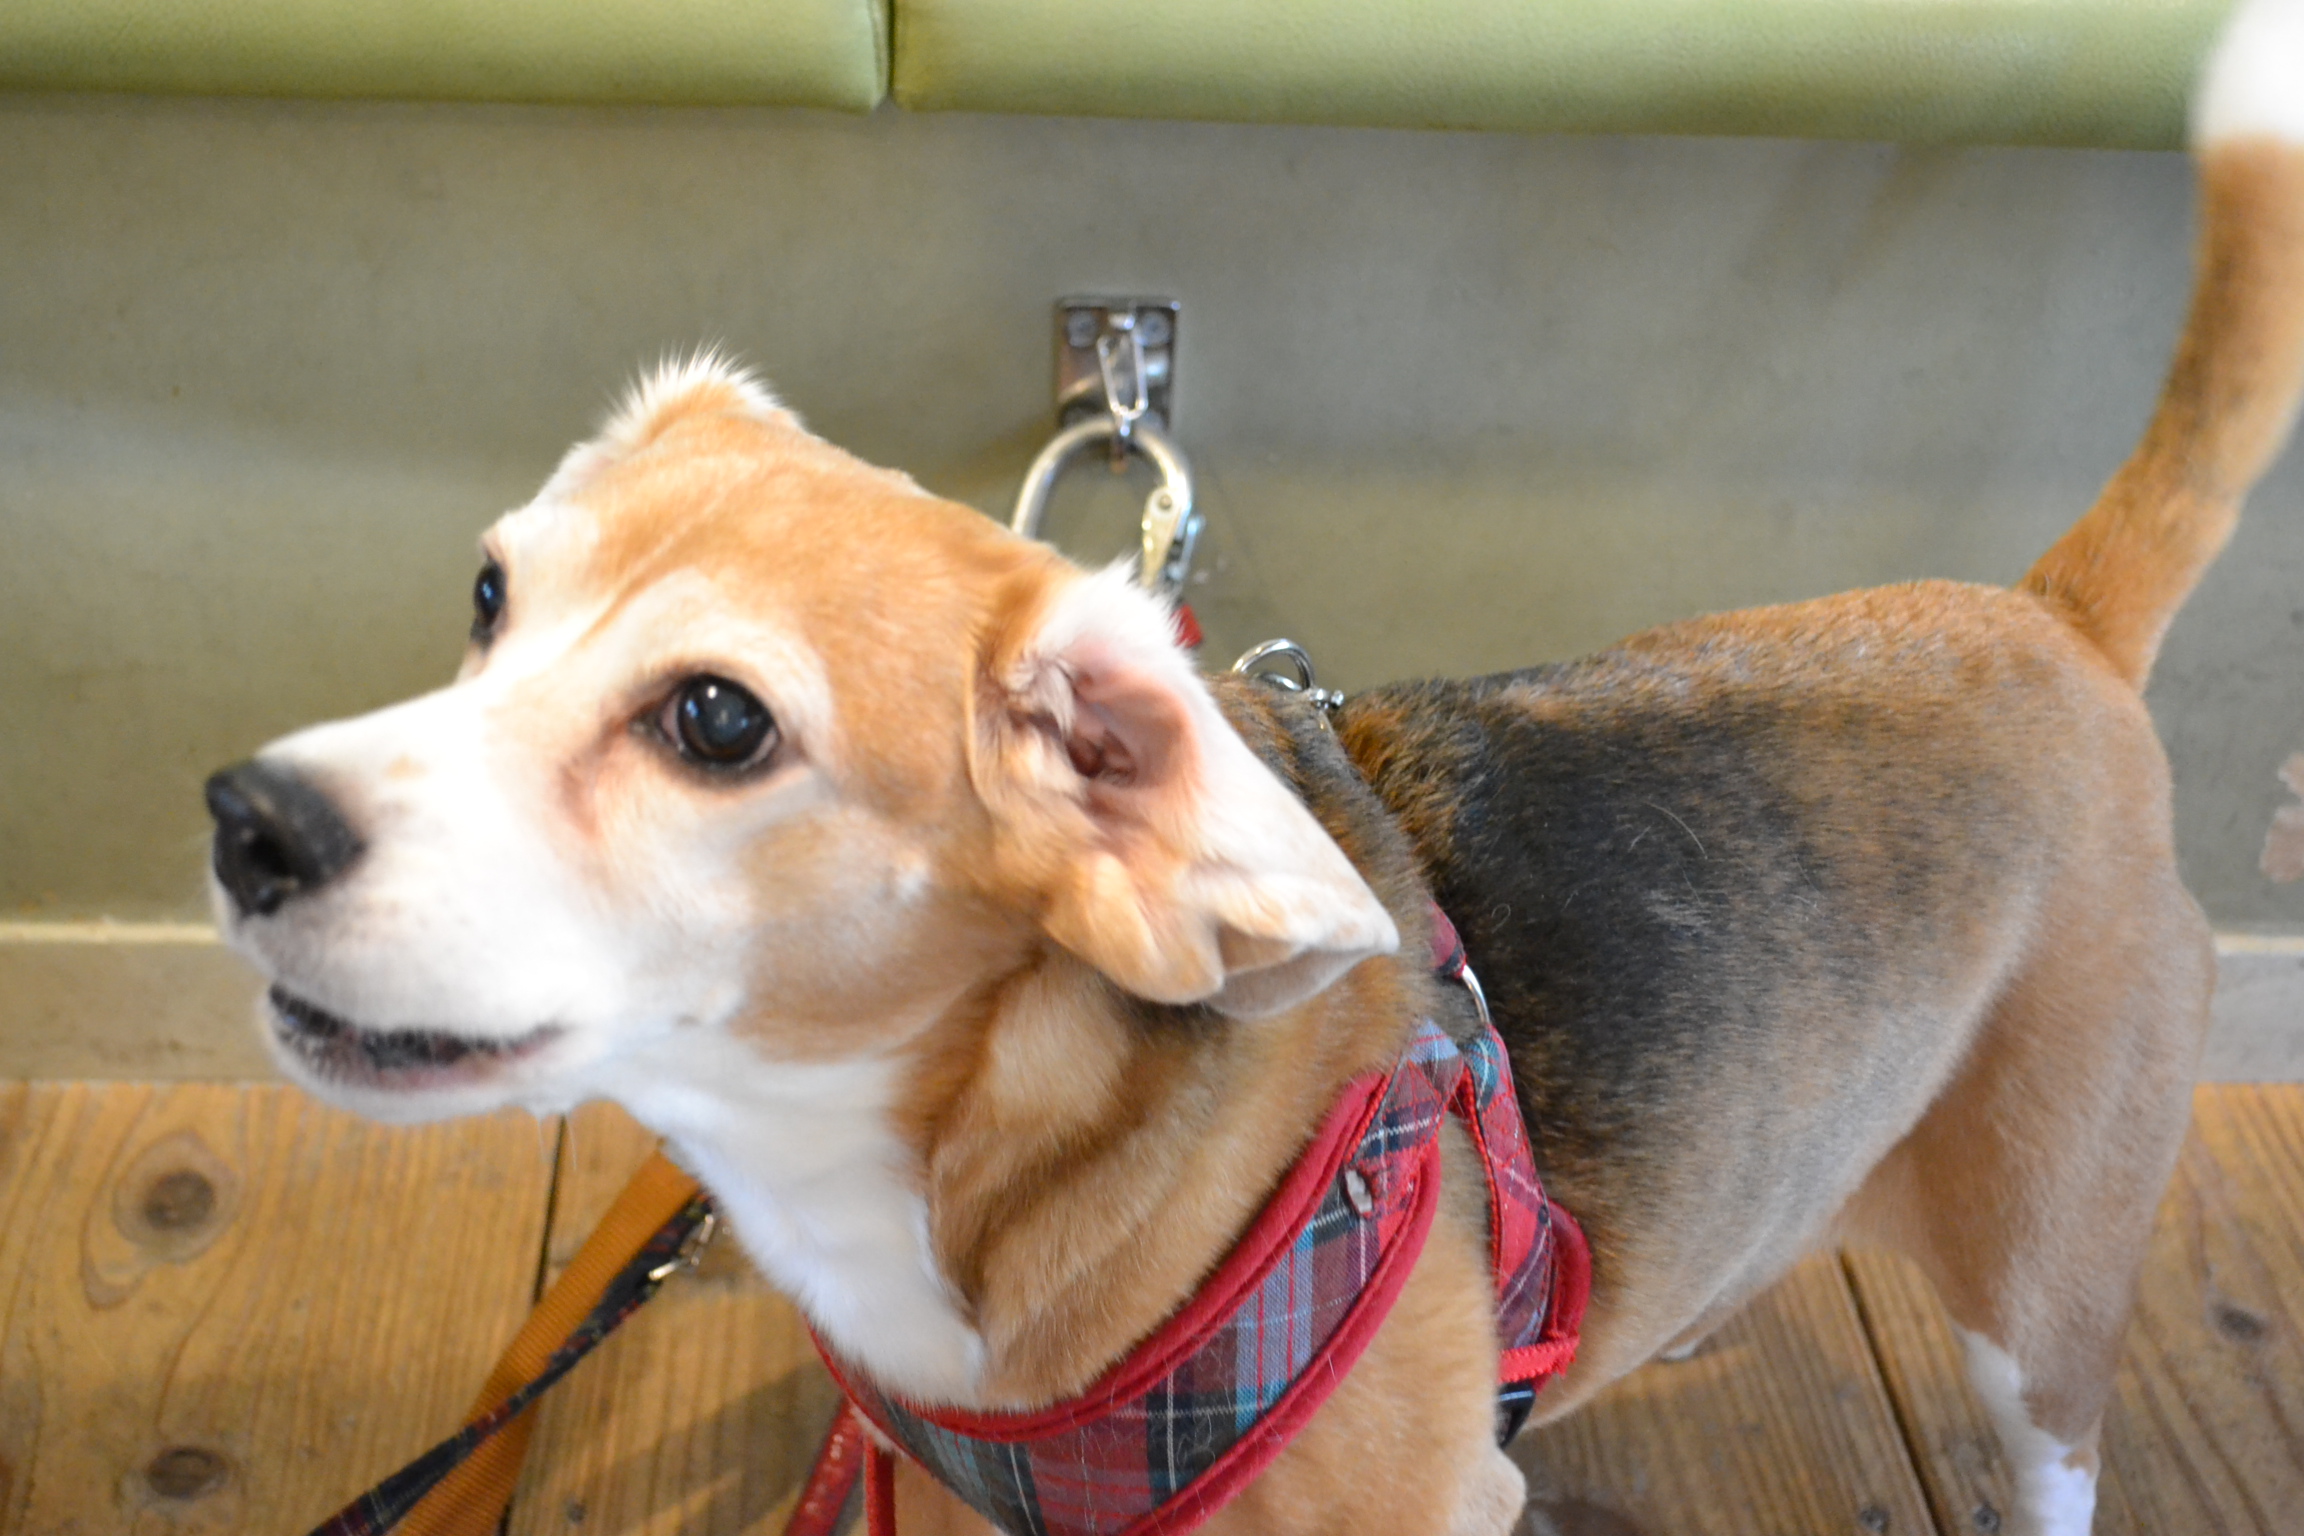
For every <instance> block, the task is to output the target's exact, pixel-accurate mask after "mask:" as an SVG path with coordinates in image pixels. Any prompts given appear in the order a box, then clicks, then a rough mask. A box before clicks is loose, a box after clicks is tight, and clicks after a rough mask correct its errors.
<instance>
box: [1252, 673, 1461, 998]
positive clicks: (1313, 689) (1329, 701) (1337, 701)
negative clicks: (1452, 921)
mask: <svg viewBox="0 0 2304 1536" xmlns="http://www.w3.org/2000/svg"><path fill="white" fill-rule="evenodd" d="M1273 663H1282V664H1285V665H1286V666H1288V667H1289V668H1291V669H1293V670H1294V672H1295V674H1296V675H1295V676H1294V677H1290V676H1288V675H1287V673H1284V672H1277V671H1274V670H1273V666H1272V664H1273ZM1232 670H1233V671H1235V672H1237V673H1239V674H1240V675H1241V676H1242V677H1253V678H1257V679H1260V680H1261V681H1263V682H1267V683H1270V684H1271V685H1272V686H1273V687H1275V688H1283V689H1286V690H1287V691H1288V692H1290V693H1300V694H1302V695H1304V700H1305V702H1306V703H1308V704H1310V705H1311V706H1312V710H1313V714H1312V718H1313V719H1315V720H1317V721H1319V722H1320V729H1322V730H1324V731H1330V730H1334V729H1335V727H1334V726H1333V725H1332V724H1331V723H1330V722H1331V721H1332V720H1333V719H1334V718H1335V715H1336V711H1338V710H1340V709H1342V708H1343V707H1344V695H1343V694H1341V693H1339V692H1338V691H1337V690H1335V689H1333V688H1323V687H1321V686H1320V684H1319V680H1318V678H1317V677H1316V676H1315V675H1314V674H1313V671H1312V653H1311V652H1309V651H1307V650H1305V649H1304V647H1302V646H1300V645H1298V644H1297V643H1296V642H1295V641H1293V640H1286V639H1282V640H1267V641H1265V642H1264V643H1263V644H1262V645H1252V646H1250V647H1249V648H1248V649H1247V650H1245V651H1242V652H1241V653H1240V659H1239V660H1238V661H1235V662H1234V663H1232ZM1435 910H1437V909H1435ZM1449 932H1450V933H1451V934H1453V933H1454V932H1455V929H1454V928H1453V927H1451V928H1450V929H1449ZM1440 969H1441V970H1442V971H1443V972H1444V973H1446V974H1448V975H1450V976H1453V977H1454V978H1455V979H1456V980H1458V981H1460V982H1462V983H1464V990H1465V991H1466V992H1469V993H1470V994H1472V1006H1473V1008H1474V1009H1476V1010H1477V1011H1478V1012H1479V1015H1480V1023H1481V1026H1482V1027H1483V1028H1485V1027H1487V1026H1488V1025H1489V1024H1490V1023H1491V1022H1492V1021H1491V1020H1490V1019H1489V1017H1488V994H1487V993H1486V992H1484V991H1483V990H1481V987H1480V978H1479V977H1478V976H1476V975H1474V974H1473V971H1472V967H1471V965H1470V963H1469V962H1467V961H1466V960H1465V958H1464V952H1463V946H1462V945H1461V944H1459V945H1458V946H1457V949H1456V953H1455V955H1454V956H1452V957H1447V958H1446V959H1445V961H1444V963H1443V964H1442V965H1441V967H1440Z"/></svg>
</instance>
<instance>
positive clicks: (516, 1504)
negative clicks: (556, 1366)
mask: <svg viewBox="0 0 2304 1536" xmlns="http://www.w3.org/2000/svg"><path fill="white" fill-rule="evenodd" d="M654 1146H655V1138H654V1137H652V1136H650V1135H649V1134H648V1133H647V1132H646V1131H644V1130H642V1129H641V1128H640V1127H639V1126H638V1125H636V1124H634V1123H633V1122H632V1121H631V1120H630V1119H629V1118H628V1117H627V1116H625V1115H624V1114H623V1112H622V1111H620V1110H617V1109H614V1108H612V1107H610V1106H607V1105H587V1106H585V1107H584V1108H583V1109H580V1110H578V1111H577V1112H576V1113H575V1114H574V1115H572V1116H570V1117H569V1121H568V1126H567V1139H566V1148H565V1151H564V1153H563V1156H562V1162H561V1179H560V1189H559V1195H558V1198H557V1199H556V1201H555V1202H554V1211H553V1220H552V1235H551V1243H550V1252H551V1254H552V1258H553V1262H554V1264H555V1265H559V1264H565V1263H566V1262H567V1261H568V1260H569V1259H570V1258H572V1257H574V1256H575V1253H576V1251H577V1249H579V1248H580V1247H582V1246H583V1242H584V1239H585V1237H586V1236H587V1235H588V1234H589V1233H590V1232H591V1230H592V1227H593V1224H594V1223H595V1222H597V1221H598V1220H599V1218H600V1216H601V1213H602V1212H604V1211H605V1210H606V1209H607V1208H608V1205H609V1202H610V1201H612V1200H613V1199H614V1198H615V1196H616V1192H617V1191H618V1190H619V1189H621V1188H622V1187H623V1185H624V1181H625V1180H626V1179H627V1178H629V1177H630V1176H631V1173H632V1170H633V1169H634V1168H636V1167H638V1166H639V1165H640V1163H641V1162H642V1161H643V1160H644V1159H645V1158H646V1157H647V1155H648V1153H649V1151H650V1150H651V1149H652V1148H653V1147H654ZM837 1402H838V1397H837V1393H836V1390H835V1389H834V1387H833V1386H832V1382H831V1378H830V1377H829V1376H827V1375H826V1374H825V1372H824V1368H823V1366H822V1365H820V1364H819V1363H818V1362H817V1359H816V1352H815V1349H814V1347H813V1346H811V1345H810V1343H809V1341H808V1333H807V1329H806V1328H805V1326H804V1325H803V1324H802V1323H801V1321H800V1319H799V1316H798V1314H797V1313H795V1312H794V1311H793V1309H792V1308H791V1306H790V1305H789V1304H788V1303H786V1302H785V1301H784V1300H783V1299H782V1298H781V1297H779V1296H778V1295H776V1293H775V1292H773V1291H771V1290H770V1289H769V1288H768V1286H767V1284H766V1282H764V1281H762V1280H761V1279H760V1278H759V1276H758V1275H757V1274H755V1273H754V1272H753V1270H752V1267H751V1265H750V1264H749V1263H747V1262H746V1261H745V1259H744V1258H743V1256H742V1254H741V1252H740V1251H739V1250H738V1248H737V1246H736V1244H735V1242H734V1241H733V1239H731V1238H728V1237H726V1236H723V1237H722V1238H721V1239H719V1240H718V1241H715V1242H714V1243H713V1245H712V1247H711V1248H710V1249H708V1250H706V1254H705V1259H704V1262H703V1263H702V1265H700V1266H699V1268H698V1269H697V1270H696V1271H695V1272H694V1273H693V1274H689V1275H684V1276H681V1277H679V1278H677V1279H675V1280H672V1281H670V1282H669V1283H667V1284H666V1286H665V1288H664V1290H663V1292H662V1293H661V1294H660V1295H659V1296H658V1297H657V1299H656V1300H655V1301H654V1302H652V1303H650V1304H649V1306H648V1307H647V1308H646V1309H645V1310H644V1311H642V1312H641V1313H639V1314H638V1315H637V1316H635V1317H634V1318H633V1319H632V1320H631V1321H630V1322H629V1323H627V1324H625V1325H624V1327H623V1329H622V1330H621V1331H619V1332H618V1333H617V1334H616V1336H615V1337H613V1338H611V1339H610V1340H609V1341H608V1342H607V1343H606V1344H604V1345H602V1346H601V1347H600V1350H599V1352H598V1353H597V1354H595V1355H594V1356H593V1357H592V1358H591V1359H589V1360H586V1361H585V1362H584V1363H583V1364H582V1365H580V1366H578V1367H577V1368H576V1370H575V1371H573V1372H572V1373H570V1375H569V1377H568V1380H567V1381H566V1382H565V1383H563V1384H562V1385H561V1387H560V1388H559V1389H558V1390H557V1391H556V1392H554V1393H553V1395H552V1396H551V1397H550V1398H549V1399H547V1400H546V1402H545V1405H544V1409H543V1418H542V1419H541V1420H540V1421H539V1423H538V1424H537V1427H536V1438H535V1440H534V1442H533V1443H532V1445H531V1447H530V1450H529V1453H528V1465H527V1467H526V1469H525V1470H524V1473H523V1477H522V1481H521V1484H520V1490H519V1492H518V1494H517V1495H516V1496H515V1497H514V1499H513V1504H512V1536H574V1533H576V1532H579V1531H584V1532H595V1531H597V1532H614V1533H615V1536H642V1533H662V1536H672V1533H675V1532H677V1533H680V1536H728V1533H734V1532H740V1531H742V1532H767V1533H771V1536H772V1533H776V1532H780V1531H781V1530H782V1529H783V1522H784V1517H785V1515H786V1514H788V1513H789V1512H790V1509H791V1504H792V1501H793V1499H794V1497H795V1496H796V1495H797V1493H798V1491H799V1485H800V1482H801V1480H802V1479H803V1478H804V1477H806V1476H807V1473H808V1467H809V1463H810V1462H811V1460H812V1459H813V1458H814V1455H815V1451H816V1444H817V1440H818V1439H819V1437H820V1436H821V1435H822V1433H823V1430H824V1427H825V1425H826V1424H828V1423H829V1422H830V1421H831V1417H832V1412H833V1409H834V1407H835V1406H836V1405H837Z"/></svg>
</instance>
